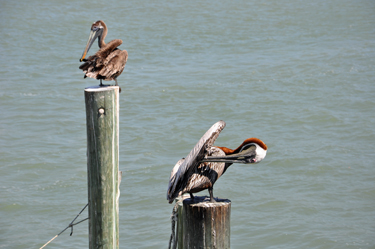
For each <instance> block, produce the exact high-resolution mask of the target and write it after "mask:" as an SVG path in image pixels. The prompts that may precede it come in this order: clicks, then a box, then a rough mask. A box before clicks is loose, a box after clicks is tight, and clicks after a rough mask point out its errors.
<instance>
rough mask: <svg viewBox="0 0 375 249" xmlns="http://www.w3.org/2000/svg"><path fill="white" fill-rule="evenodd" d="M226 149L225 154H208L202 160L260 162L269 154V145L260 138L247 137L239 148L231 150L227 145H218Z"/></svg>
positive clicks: (223, 149)
mask: <svg viewBox="0 0 375 249" xmlns="http://www.w3.org/2000/svg"><path fill="white" fill-rule="evenodd" d="M218 148H219V149H221V150H222V151H224V153H225V156H221V157H215V156H207V157H206V158H204V159H203V160H202V162H221V163H231V164H232V163H245V164H246V163H259V162H260V161H262V160H263V159H264V158H265V157H266V154H267V145H266V144H265V143H264V142H263V141H262V140H260V139H258V138H248V139H246V140H245V141H244V142H243V143H242V144H241V145H240V146H239V147H238V148H237V149H235V150H231V149H228V148H226V147H218Z"/></svg>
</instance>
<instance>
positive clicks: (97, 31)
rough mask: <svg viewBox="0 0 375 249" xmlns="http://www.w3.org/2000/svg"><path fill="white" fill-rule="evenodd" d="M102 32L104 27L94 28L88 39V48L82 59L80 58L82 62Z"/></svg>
mask: <svg viewBox="0 0 375 249" xmlns="http://www.w3.org/2000/svg"><path fill="white" fill-rule="evenodd" d="M102 33H103V29H100V28H94V29H92V30H91V32H90V36H89V39H88V41H87V44H86V48H85V50H84V51H83V54H82V57H81V59H79V61H80V62H82V61H83V60H84V59H85V57H86V54H87V53H88V52H89V50H90V48H91V45H92V44H93V43H94V41H95V39H96V38H97V37H98V36H101V34H102Z"/></svg>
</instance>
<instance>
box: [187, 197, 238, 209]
mask: <svg viewBox="0 0 375 249" xmlns="http://www.w3.org/2000/svg"><path fill="white" fill-rule="evenodd" d="M215 201H216V202H210V197H208V196H194V199H191V198H187V199H184V200H183V202H184V204H187V205H191V206H199V207H219V206H226V205H229V204H230V203H231V201H230V200H229V199H219V198H215Z"/></svg>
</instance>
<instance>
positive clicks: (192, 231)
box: [177, 196, 231, 249]
mask: <svg viewBox="0 0 375 249" xmlns="http://www.w3.org/2000/svg"><path fill="white" fill-rule="evenodd" d="M216 201H217V202H215V203H211V202H209V197H199V196H195V197H194V199H190V198H188V199H185V200H184V201H183V207H182V212H181V208H180V209H179V211H178V214H179V217H178V223H179V224H178V229H177V234H178V248H179V249H188V248H230V210H231V201H230V200H228V199H216ZM180 213H182V215H180ZM180 224H182V228H181V225H180ZM181 234H183V236H182V238H181Z"/></svg>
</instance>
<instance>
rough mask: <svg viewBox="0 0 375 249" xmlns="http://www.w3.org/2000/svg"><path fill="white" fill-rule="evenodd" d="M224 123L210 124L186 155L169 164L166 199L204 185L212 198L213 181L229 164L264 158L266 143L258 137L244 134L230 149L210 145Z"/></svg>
mask: <svg viewBox="0 0 375 249" xmlns="http://www.w3.org/2000/svg"><path fill="white" fill-rule="evenodd" d="M224 127H225V122H224V121H219V122H217V123H216V124H214V125H213V126H212V127H211V128H210V129H209V130H208V131H207V132H206V133H205V134H204V135H203V137H202V138H201V139H200V140H199V141H198V143H197V144H196V145H195V147H194V148H193V149H192V150H191V152H190V153H189V155H188V156H187V157H186V158H185V159H184V158H183V159H181V160H179V161H178V162H177V163H176V165H175V166H174V167H173V169H172V172H171V177H170V179H169V185H168V191H167V200H168V201H169V203H172V202H173V200H174V199H175V198H176V197H178V196H180V195H182V194H184V193H189V194H190V197H191V198H194V196H193V193H197V192H200V191H202V190H204V189H208V192H209V194H210V202H215V200H214V197H213V185H214V183H215V182H216V181H217V179H219V177H220V176H221V175H222V174H224V173H225V171H226V170H227V169H228V167H229V166H230V165H232V164H233V163H258V162H260V161H262V160H263V159H264V158H265V156H266V153H267V145H266V144H265V143H264V142H263V141H262V140H260V139H258V138H248V139H246V140H245V141H244V142H243V143H242V144H241V145H240V146H239V147H238V148H237V149H234V150H231V149H228V148H226V147H215V146H213V144H214V142H215V140H216V138H217V137H218V136H219V134H220V132H221V131H222V130H223V129H224Z"/></svg>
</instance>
